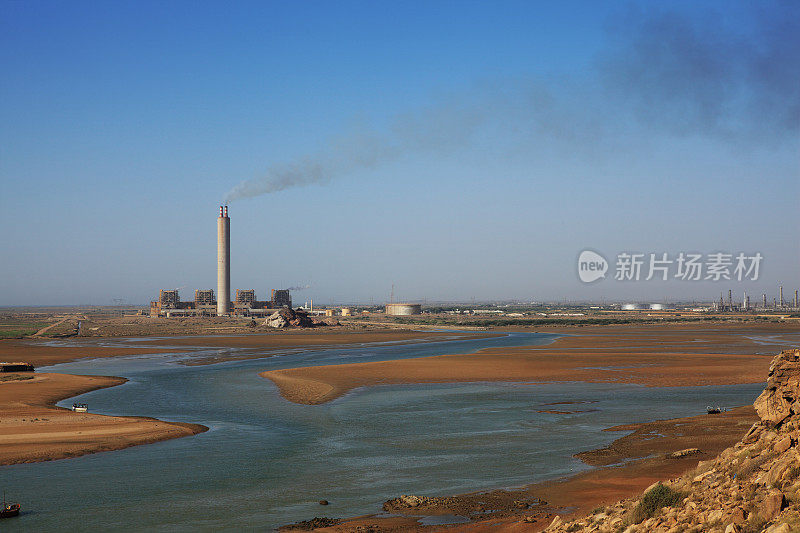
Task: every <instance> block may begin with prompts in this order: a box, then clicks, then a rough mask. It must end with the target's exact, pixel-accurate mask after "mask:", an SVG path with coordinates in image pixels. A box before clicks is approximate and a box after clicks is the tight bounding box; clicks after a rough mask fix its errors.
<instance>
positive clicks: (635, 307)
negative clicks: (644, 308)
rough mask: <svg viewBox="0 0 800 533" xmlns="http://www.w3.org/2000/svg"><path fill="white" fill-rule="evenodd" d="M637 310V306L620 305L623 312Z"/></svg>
mask: <svg viewBox="0 0 800 533" xmlns="http://www.w3.org/2000/svg"><path fill="white" fill-rule="evenodd" d="M637 309H639V304H622V310H623V311H636V310H637Z"/></svg>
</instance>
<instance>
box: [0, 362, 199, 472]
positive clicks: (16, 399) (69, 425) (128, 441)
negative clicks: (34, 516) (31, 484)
mask: <svg viewBox="0 0 800 533" xmlns="http://www.w3.org/2000/svg"><path fill="white" fill-rule="evenodd" d="M26 378H31V379H26ZM125 381H126V380H125V379H122V378H116V377H105V376H73V375H67V374H46V373H45V374H38V373H37V374H32V373H2V374H0V465H8V464H15V463H30V462H37V461H49V460H52V459H63V458H66V457H76V456H79V455H84V454H87V453H94V452H101V451H107V450H118V449H121V448H127V447H129V446H135V445H137V444H148V443H151V442H157V441H161V440H167V439H173V438H177V437H185V436H189V435H194V434H197V433H201V432H203V431H206V430H207V429H208V428H206V427H205V426H201V425H199V424H183V423H173V422H162V421H160V420H156V419H154V418H144V417H127V416H104V415H97V414H92V413H75V412H73V411H71V410H68V409H62V408H60V407H56V406H55V403H56V402H58V401H60V400H62V399H65V398H69V397H72V396H76V395H78V394H83V393H85V392H89V391H92V390H96V389H100V388H104V387H113V386H115V385H120V384H122V383H125ZM90 407H91V406H90Z"/></svg>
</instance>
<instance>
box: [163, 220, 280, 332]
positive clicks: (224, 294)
mask: <svg viewBox="0 0 800 533" xmlns="http://www.w3.org/2000/svg"><path fill="white" fill-rule="evenodd" d="M291 306H292V297H291V294H290V293H289V289H272V292H271V298H270V299H269V300H265V301H258V300H256V291H255V289H236V300H235V301H234V302H231V219H230V217H229V216H228V206H220V207H219V216H218V217H217V293H216V297H215V294H214V291H213V289H198V290H196V291H194V301H193V302H182V301H181V299H180V295H179V294H178V289H162V290H161V291H160V292H159V294H158V300H155V301H152V302H150V316H151V317H160V316H165V317H172V316H266V315H268V314H271V313H273V312H274V311H276V310H278V309H281V308H283V307H291Z"/></svg>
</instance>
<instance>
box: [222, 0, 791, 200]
mask: <svg viewBox="0 0 800 533" xmlns="http://www.w3.org/2000/svg"><path fill="white" fill-rule="evenodd" d="M779 5H780V6H781V7H780V9H772V10H760V9H759V8H758V4H756V5H755V6H756V7H755V8H754V10H755V12H754V14H753V17H752V29H751V31H750V32H749V33H748V34H747V35H742V34H741V33H737V32H733V31H731V30H729V29H727V28H726V27H725V26H724V24H723V23H722V22H719V20H720V17H717V16H715V14H714V13H707V14H705V16H703V17H700V18H697V17H695V18H694V19H691V18H689V17H687V16H685V15H682V14H680V13H677V12H669V11H654V10H652V9H651V10H650V11H649V12H644V11H641V10H631V11H629V12H627V13H625V14H623V15H621V16H619V17H618V18H616V19H615V20H612V21H610V23H609V25H608V27H609V28H610V30H611V31H610V32H609V34H610V37H609V41H610V44H609V46H608V48H607V49H606V50H605V51H604V52H601V53H600V54H599V57H598V58H597V61H596V62H595V64H594V67H593V69H594V70H593V71H591V72H588V73H583V74H584V76H587V75H588V76H589V79H590V82H589V83H587V82H586V80H585V78H582V77H580V76H573V78H566V79H565V78H561V79H559V80H558V81H554V80H542V79H540V80H536V81H530V80H529V81H519V80H517V81H512V82H504V83H494V84H484V85H483V86H482V88H481V89H480V90H479V91H472V92H470V91H465V92H464V95H461V97H459V98H453V99H451V100H448V101H447V102H442V103H441V104H438V105H431V106H429V107H428V108H426V109H421V110H418V111H416V112H412V113H407V114H405V115H400V116H397V117H395V119H394V121H393V122H392V124H391V125H390V126H389V127H388V128H387V129H386V130H385V131H377V130H367V131H358V132H355V133H350V134H345V135H341V136H340V137H339V138H337V139H335V140H334V141H333V142H331V144H330V146H329V147H328V148H327V149H323V150H321V151H319V153H316V154H310V155H308V156H306V157H304V158H301V159H298V160H296V161H293V162H289V163H283V164H277V165H275V166H273V167H272V168H270V169H268V170H267V172H266V175H265V176H263V177H261V178H257V179H253V180H248V181H243V182H241V183H239V184H238V185H236V186H235V187H234V188H233V189H231V190H230V191H229V192H228V193H227V194H226V195H225V197H224V202H225V203H228V202H232V201H234V200H238V199H242V198H252V197H255V196H260V195H264V194H270V193H274V192H278V191H282V190H284V189H287V188H290V187H302V186H307V185H316V184H324V183H327V182H329V181H330V180H333V179H337V178H339V177H341V176H343V175H347V174H349V173H352V172H355V171H359V170H365V169H370V168H373V167H376V166H379V165H385V164H388V163H391V162H392V161H394V160H396V159H398V158H400V157H404V156H406V155H409V154H414V153H425V152H432V153H436V154H437V155H441V156H447V155H449V154H450V153H452V152H453V151H455V150H458V149H461V148H464V147H467V146H470V144H471V143H473V142H474V139H475V138H476V137H478V136H479V135H480V134H481V133H483V132H485V131H489V132H491V131H492V128H497V129H503V130H506V131H507V132H509V131H514V132H520V133H521V135H520V137H521V138H523V137H525V136H526V135H527V136H531V135H532V136H538V137H539V138H547V139H549V140H550V141H553V140H555V142H560V143H562V144H569V145H570V146H571V147H572V149H575V150H578V151H583V150H587V149H591V148H592V146H593V145H599V144H601V143H602V142H604V141H608V140H609V139H614V138H615V137H616V136H619V135H624V134H634V135H636V136H640V137H649V136H657V135H662V136H663V135H671V136H689V135H699V136H703V137H707V138H713V139H718V140H721V141H723V142H728V143H733V144H734V145H736V144H748V145H751V146H752V145H770V144H780V143H782V142H785V141H786V140H787V139H795V138H796V135H797V133H798V131H799V130H800V97H798V91H797V88H798V87H800V68H798V65H800V22H799V21H800V9H798V7H797V5H796V4H791V3H781V4H779Z"/></svg>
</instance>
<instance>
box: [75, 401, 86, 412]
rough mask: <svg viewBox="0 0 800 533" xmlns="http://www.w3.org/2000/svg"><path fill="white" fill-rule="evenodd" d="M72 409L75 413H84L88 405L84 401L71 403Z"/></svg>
mask: <svg viewBox="0 0 800 533" xmlns="http://www.w3.org/2000/svg"><path fill="white" fill-rule="evenodd" d="M72 410H73V411H75V412H76V413H85V412H87V411H88V410H89V406H88V405H87V404H85V403H73V404H72Z"/></svg>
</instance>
